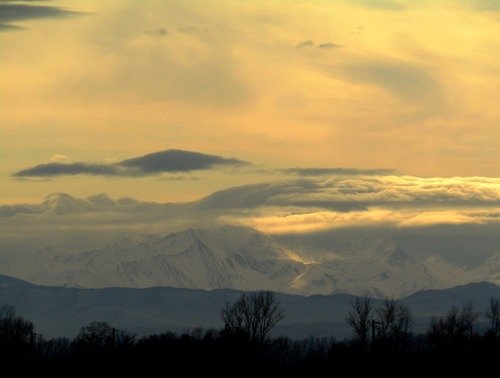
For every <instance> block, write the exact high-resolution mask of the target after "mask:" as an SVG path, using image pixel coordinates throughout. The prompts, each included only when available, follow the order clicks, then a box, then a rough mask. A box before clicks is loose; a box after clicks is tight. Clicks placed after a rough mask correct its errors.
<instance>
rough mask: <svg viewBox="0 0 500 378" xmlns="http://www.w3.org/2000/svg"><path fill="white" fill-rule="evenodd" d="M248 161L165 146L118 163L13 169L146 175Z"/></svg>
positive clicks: (38, 173)
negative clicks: (157, 150) (166, 147)
mask: <svg viewBox="0 0 500 378" xmlns="http://www.w3.org/2000/svg"><path fill="white" fill-rule="evenodd" d="M249 164H250V163H248V162H245V161H242V160H238V159H234V158H224V157H221V156H216V155H207V154H202V153H199V152H193V151H183V150H166V151H160V152H154V153H151V154H147V155H144V156H139V157H136V158H132V159H126V160H122V161H120V162H118V163H112V164H106V163H85V162H79V163H71V164H63V163H48V164H39V165H36V166H34V167H32V168H28V169H23V170H21V171H18V172H16V173H14V174H13V175H12V176H13V177H16V178H22V177H52V176H62V175H94V176H129V177H135V176H147V175H154V174H161V173H180V172H191V171H196V170H207V169H214V168H218V167H233V168H235V167H242V166H245V165H249Z"/></svg>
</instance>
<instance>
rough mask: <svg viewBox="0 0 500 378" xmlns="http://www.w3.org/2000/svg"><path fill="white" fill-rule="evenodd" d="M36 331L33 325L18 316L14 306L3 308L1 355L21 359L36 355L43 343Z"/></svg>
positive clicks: (4, 306) (1, 311)
mask: <svg viewBox="0 0 500 378" xmlns="http://www.w3.org/2000/svg"><path fill="white" fill-rule="evenodd" d="M34 329H35V327H34V326H33V323H32V322H30V321H29V320H26V319H24V318H23V317H21V316H18V315H16V311H15V310H14V308H13V307H12V306H9V305H3V306H1V307H0V355H3V356H4V357H5V356H9V355H12V356H17V357H20V356H25V355H27V354H32V353H34V351H35V349H36V346H37V344H38V342H40V341H42V340H41V335H38V334H36V333H35V332H34ZM37 336H39V338H37Z"/></svg>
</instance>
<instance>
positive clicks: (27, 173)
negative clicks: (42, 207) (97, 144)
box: [12, 163, 119, 177]
mask: <svg viewBox="0 0 500 378" xmlns="http://www.w3.org/2000/svg"><path fill="white" fill-rule="evenodd" d="M118 173H119V169H118V168H117V167H116V166H114V165H107V164H90V163H71V164H63V163H48V164H38V165H35V166H34V167H32V168H28V169H23V170H21V171H18V172H16V173H14V174H13V175H12V176H13V177H43V176H49V177H50V176H62V175H82V174H83V175H96V176H113V175H118Z"/></svg>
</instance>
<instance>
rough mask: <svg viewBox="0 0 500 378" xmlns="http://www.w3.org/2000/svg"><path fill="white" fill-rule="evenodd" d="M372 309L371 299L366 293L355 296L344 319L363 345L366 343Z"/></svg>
mask: <svg viewBox="0 0 500 378" xmlns="http://www.w3.org/2000/svg"><path fill="white" fill-rule="evenodd" d="M372 311H373V309H372V301H371V299H370V298H369V297H368V295H365V296H364V297H356V299H355V300H354V302H351V309H350V310H349V313H348V314H347V317H346V319H345V321H346V323H347V324H348V325H349V326H350V327H351V328H352V329H353V331H354V333H355V335H356V339H357V341H358V342H359V343H360V344H361V345H364V346H366V345H368V337H369V334H370V329H371V328H370V327H371V321H372Z"/></svg>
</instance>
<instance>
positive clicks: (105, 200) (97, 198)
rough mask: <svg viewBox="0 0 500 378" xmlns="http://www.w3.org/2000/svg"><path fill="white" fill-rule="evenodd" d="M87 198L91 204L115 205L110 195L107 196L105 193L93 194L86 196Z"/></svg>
mask: <svg viewBox="0 0 500 378" xmlns="http://www.w3.org/2000/svg"><path fill="white" fill-rule="evenodd" d="M87 200H88V201H89V202H91V203H92V204H93V205H100V206H112V205H116V202H115V201H113V200H112V199H111V197H110V196H108V195H107V194H106V193H98V194H93V195H91V196H89V197H87Z"/></svg>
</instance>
